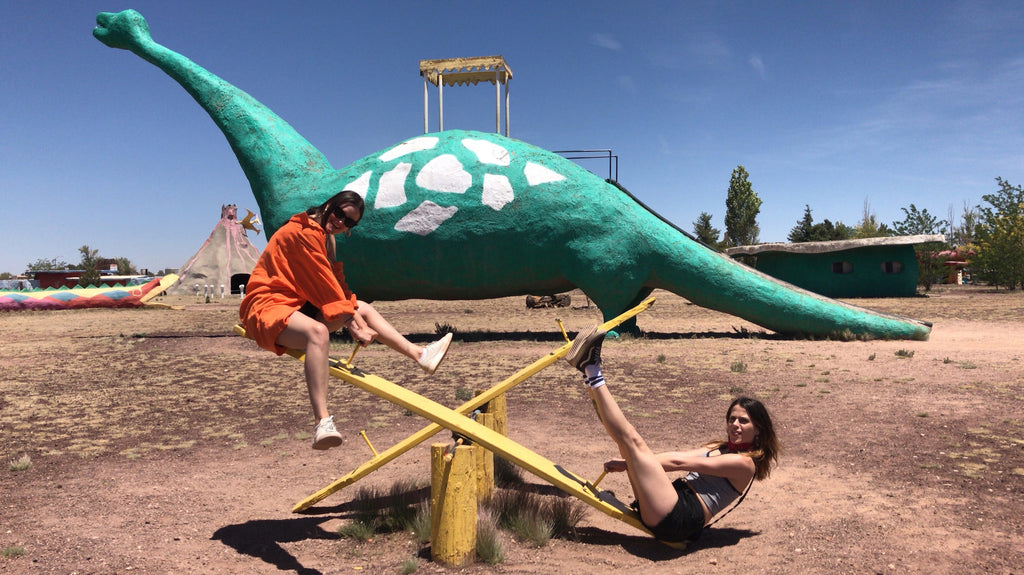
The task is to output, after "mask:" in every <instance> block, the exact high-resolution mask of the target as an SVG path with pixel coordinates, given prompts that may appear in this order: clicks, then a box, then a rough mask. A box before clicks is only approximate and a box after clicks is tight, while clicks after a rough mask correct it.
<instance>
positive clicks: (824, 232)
mask: <svg viewBox="0 0 1024 575" xmlns="http://www.w3.org/2000/svg"><path fill="white" fill-rule="evenodd" d="M853 232H854V230H853V228H851V227H850V226H847V225H845V224H843V223H842V222H837V223H835V224H833V223H832V222H830V221H829V220H827V219H826V220H825V221H823V222H821V223H817V224H816V223H814V217H813V216H812V215H811V206H807V205H805V206H804V217H803V218H802V219H801V220H800V221H798V222H797V224H796V226H794V227H793V229H791V230H790V231H789V236H788V239H789V241H790V242H792V243H795V244H796V243H801V242H830V241H836V240H848V239H850V238H851V237H853Z"/></svg>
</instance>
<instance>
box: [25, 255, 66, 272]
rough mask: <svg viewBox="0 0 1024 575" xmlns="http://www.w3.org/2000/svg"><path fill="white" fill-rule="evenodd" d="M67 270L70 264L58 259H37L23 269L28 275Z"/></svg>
mask: <svg viewBox="0 0 1024 575" xmlns="http://www.w3.org/2000/svg"><path fill="white" fill-rule="evenodd" d="M67 269H71V264H69V263H68V262H66V261H64V260H62V259H60V258H50V259H47V258H39V259H37V260H36V261H34V262H32V263H30V264H28V267H26V268H25V273H26V274H30V273H32V272H42V271H47V270H67Z"/></svg>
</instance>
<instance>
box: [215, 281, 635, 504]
mask: <svg viewBox="0 0 1024 575" xmlns="http://www.w3.org/2000/svg"><path fill="white" fill-rule="evenodd" d="M653 304H654V298H648V299H646V300H644V301H643V302H641V303H640V304H639V305H637V306H636V307H634V308H632V309H630V310H628V311H626V312H624V313H622V314H621V315H619V316H617V317H615V318H612V319H610V320H608V321H607V322H605V323H603V324H601V328H602V329H604V330H606V331H607V330H611V329H614V328H615V327H618V326H619V325H620V324H621V323H622V322H624V321H626V320H628V319H630V318H632V317H635V316H636V315H637V314H639V313H641V312H643V311H644V310H646V309H647V308H649V307H651V305H653ZM235 331H236V332H238V333H239V334H240V335H243V336H244V335H245V330H244V329H242V328H241V326H236V327H235ZM571 346H572V344H571V343H569V342H567V343H565V344H564V345H562V346H561V347H559V348H558V349H556V350H554V351H552V352H551V353H548V354H547V355H545V356H544V357H542V358H540V359H538V360H537V361H535V362H533V363H531V364H530V365H528V366H526V367H525V368H523V369H521V370H519V371H518V372H516V373H515V374H514V375H512V376H511V377H509V378H507V379H505V380H504V381H502V382H501V383H499V384H497V385H495V386H494V387H491V388H490V389H488V390H487V391H485V392H483V393H481V394H480V395H477V396H476V397H474V398H473V399H471V400H469V401H467V402H465V403H463V404H462V405H460V406H459V407H457V408H455V411H456V412H458V413H460V414H463V415H465V414H467V413H472V412H473V411H474V410H476V409H479V408H480V407H482V406H483V405H484V404H486V403H488V402H489V401H491V400H493V399H494V398H496V397H499V396H500V395H502V394H504V393H506V392H507V391H509V390H510V389H512V388H513V387H515V386H517V385H519V384H520V383H522V382H524V381H526V380H527V379H529V378H531V377H533V376H534V375H536V374H537V373H539V372H540V371H541V370H543V369H544V368H546V367H548V366H549V365H551V364H553V363H555V362H556V361H558V360H559V359H561V358H563V357H565V354H567V353H569V348H570V347H571ZM289 353H290V352H289ZM291 355H292V356H293V357H297V358H299V359H301V356H302V352H297V355H296V354H291ZM442 429H443V426H442V425H439V424H437V423H432V424H430V425H428V426H426V427H424V428H423V429H421V430H419V431H417V432H416V433H414V434H412V435H410V436H409V437H407V438H406V439H404V440H402V441H400V442H398V443H396V444H395V445H393V446H392V447H391V448H389V449H387V450H385V451H382V452H380V453H378V454H377V455H376V456H375V457H374V458H373V459H370V460H369V461H367V462H365V463H363V464H362V465H360V466H359V467H357V468H355V469H354V470H353V471H351V472H350V473H349V474H348V475H345V476H344V477H341V478H339V479H337V480H335V481H334V482H332V483H331V484H330V485H328V486H326V487H324V488H323V489H321V490H319V491H317V492H316V493H314V494H312V495H310V496H309V497H307V498H305V499H303V500H302V501H300V502H298V503H296V504H295V507H293V508H292V513H298V512H300V511H305V510H306V509H309V508H310V507H312V506H313V505H315V504H317V503H319V502H320V501H323V500H324V499H325V498H327V497H328V496H330V495H331V494H333V493H336V492H337V491H339V490H341V489H344V488H345V487H348V486H349V485H352V484H353V483H355V482H356V481H359V480H360V479H362V478H363V477H366V476H367V475H369V474H370V473H373V472H374V471H376V470H377V469H379V468H381V467H383V466H384V465H386V464H388V463H389V462H391V461H393V460H394V459H395V458H397V457H398V456H399V455H402V454H403V453H405V452H407V451H409V450H410V449H412V448H413V447H416V446H417V445H419V444H420V443H423V442H424V441H426V440H427V439H429V438H431V437H433V436H434V435H435V434H437V433H438V432H440V431H441V430H442Z"/></svg>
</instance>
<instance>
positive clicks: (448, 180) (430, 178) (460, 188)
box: [416, 154, 473, 194]
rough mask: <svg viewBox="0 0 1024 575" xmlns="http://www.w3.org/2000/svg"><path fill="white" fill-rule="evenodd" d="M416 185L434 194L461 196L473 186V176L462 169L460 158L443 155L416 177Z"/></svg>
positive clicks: (431, 162)
mask: <svg viewBox="0 0 1024 575" xmlns="http://www.w3.org/2000/svg"><path fill="white" fill-rule="evenodd" d="M416 185H417V186H419V187H421V188H423V189H424V190H430V191H433V192H448V193H453V194H461V193H464V192H465V191H466V190H468V189H469V186H471V185H473V176H472V175H470V173H469V172H467V171H466V170H463V169H462V164H461V163H460V162H459V160H458V158H456V157H455V156H453V155H451V154H442V155H440V156H438V157H436V158H434V159H433V160H430V161H429V162H427V165H425V166H423V169H422V170H420V173H419V174H417V175H416Z"/></svg>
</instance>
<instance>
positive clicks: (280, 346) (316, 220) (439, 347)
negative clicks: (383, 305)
mask: <svg viewBox="0 0 1024 575" xmlns="http://www.w3.org/2000/svg"><path fill="white" fill-rule="evenodd" d="M363 209H364V203H363V198H362V197H361V196H360V195H359V194H357V193H355V192H352V191H348V190H346V191H343V192H340V193H338V194H336V195H335V196H333V197H332V198H331V199H329V200H327V201H326V202H324V203H323V204H321V205H319V206H316V207H312V208H310V209H308V210H306V211H305V212H303V213H299V214H295V215H294V216H292V217H291V219H289V220H288V221H287V222H286V223H285V224H284V225H283V226H281V228H280V229H278V230H277V231H276V232H275V233H274V235H273V236H271V238H270V240H269V241H268V242H267V247H266V249H264V250H263V254H262V255H261V256H260V259H259V261H258V262H257V263H256V267H255V269H253V271H252V274H251V275H250V276H249V283H248V284H247V285H246V293H245V298H244V299H243V300H242V305H241V306H240V308H239V311H238V313H239V317H240V319H241V320H242V325H243V326H244V327H245V331H246V332H247V333H248V334H249V337H252V338H253V339H254V340H256V343H257V344H259V346H260V347H262V348H264V349H268V350H270V351H273V352H274V353H276V354H278V355H281V354H283V353H284V352H285V350H286V349H288V348H292V349H301V350H305V352H306V361H305V376H306V387H307V389H308V391H309V401H310V403H311V404H312V406H313V415H314V417H315V418H316V421H317V424H316V427H315V429H314V432H313V449H329V448H331V447H335V446H337V445H341V443H342V437H341V434H340V433H338V431H337V429H336V428H335V427H334V417H333V416H332V415H330V413H329V411H328V409H327V378H328V377H329V375H330V374H329V363H328V360H329V355H328V344H329V343H330V334H331V333H332V332H335V331H337V330H339V329H341V328H342V327H345V328H348V331H349V333H350V334H352V337H353V338H354V339H355V340H356V341H358V342H359V343H360V344H362V345H369V344H370V342H372V341H374V340H378V341H380V342H381V343H383V344H385V345H387V346H388V347H390V348H392V349H394V350H395V351H398V352H399V353H402V354H403V355H405V356H407V357H409V358H410V359H412V360H414V361H416V362H417V363H419V365H420V366H421V367H422V368H423V370H424V371H426V372H427V373H434V370H436V369H437V366H438V365H440V363H441V360H442V359H444V356H445V353H447V351H448V346H449V344H450V343H451V339H452V334H450V333H449V334H447V335H445V336H444V337H443V338H441V339H439V340H437V341H435V342H433V343H431V344H430V345H428V346H426V347H421V346H418V345H416V344H413V343H412V342H410V341H409V340H408V339H406V338H405V337H404V336H403V335H402V334H400V333H398V331H397V330H396V329H395V328H394V327H393V326H392V325H391V324H390V323H388V321H387V320H386V319H384V317H383V316H381V315H380V313H378V312H377V310H375V309H374V308H373V306H371V305H370V304H368V303H366V302H363V301H359V300H358V299H356V296H355V294H353V293H352V292H351V291H350V290H349V289H348V285H346V284H345V275H344V273H343V271H342V263H341V262H339V261H336V257H335V253H334V235H335V234H339V233H344V234H346V235H347V234H349V233H351V231H352V228H354V227H355V226H356V224H358V223H359V220H360V219H361V218H362V217H363Z"/></svg>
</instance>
